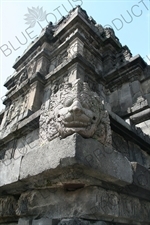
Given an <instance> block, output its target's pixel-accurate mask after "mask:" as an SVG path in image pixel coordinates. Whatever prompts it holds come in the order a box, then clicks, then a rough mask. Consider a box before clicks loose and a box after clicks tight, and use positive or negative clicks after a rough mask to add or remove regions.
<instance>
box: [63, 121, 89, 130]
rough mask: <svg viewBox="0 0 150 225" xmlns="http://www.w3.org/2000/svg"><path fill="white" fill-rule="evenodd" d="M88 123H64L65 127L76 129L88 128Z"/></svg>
mask: <svg viewBox="0 0 150 225" xmlns="http://www.w3.org/2000/svg"><path fill="white" fill-rule="evenodd" d="M89 125H90V123H84V122H79V121H72V122H64V126H65V127H72V128H78V127H81V128H83V127H88V126H89Z"/></svg>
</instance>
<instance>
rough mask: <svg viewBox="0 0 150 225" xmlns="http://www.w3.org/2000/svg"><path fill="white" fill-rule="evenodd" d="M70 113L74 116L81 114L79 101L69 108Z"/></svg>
mask: <svg viewBox="0 0 150 225" xmlns="http://www.w3.org/2000/svg"><path fill="white" fill-rule="evenodd" d="M70 112H73V113H75V114H81V113H82V112H83V110H82V105H81V104H80V102H79V101H75V102H74V103H73V105H72V106H71V109H70Z"/></svg>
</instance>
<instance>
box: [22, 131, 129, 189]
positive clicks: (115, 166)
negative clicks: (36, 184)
mask: <svg viewBox="0 0 150 225" xmlns="http://www.w3.org/2000/svg"><path fill="white" fill-rule="evenodd" d="M56 152H57V155H56ZM69 158H70V160H68V161H65V162H66V163H65V164H64V165H65V166H69V165H70V162H71V164H72V165H73V164H75V163H78V164H81V165H84V166H85V169H93V170H94V171H95V172H93V173H92V174H93V176H95V175H96V176H97V177H100V178H101V179H104V180H108V181H112V182H116V183H120V184H122V185H123V184H130V183H132V169H131V165H130V162H129V161H128V160H127V159H126V158H125V157H123V156H122V155H121V154H120V153H118V152H117V151H113V149H112V148H111V147H105V146H104V145H102V144H101V143H99V142H98V141H96V140H93V139H84V138H82V137H81V136H80V135H76V134H74V135H71V136H69V137H67V138H65V139H62V140H60V139H59V138H57V139H54V140H53V141H51V142H50V143H49V144H46V145H43V146H42V147H40V148H38V149H37V150H34V151H32V152H29V153H27V154H26V155H25V156H24V158H23V160H22V163H21V168H20V179H23V178H27V177H28V176H33V175H37V174H40V173H42V172H44V171H48V170H52V169H55V168H57V167H59V166H63V160H65V159H69ZM33 160H34V167H33V166H32V165H33ZM124 168H126V170H125V171H124ZM94 174H95V175H94Z"/></svg>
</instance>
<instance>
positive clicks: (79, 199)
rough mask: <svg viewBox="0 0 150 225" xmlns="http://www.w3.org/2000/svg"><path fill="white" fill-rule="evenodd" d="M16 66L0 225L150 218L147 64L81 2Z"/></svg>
mask: <svg viewBox="0 0 150 225" xmlns="http://www.w3.org/2000/svg"><path fill="white" fill-rule="evenodd" d="M13 68H14V69H15V73H14V74H13V75H12V76H11V77H9V78H8V79H7V81H6V83H5V84H4V85H5V87H7V89H8V92H7V93H6V98H5V100H4V104H5V110H4V111H2V112H1V114H0V224H1V225H2V224H3V225H4V224H5V225H76V224H77V225H125V224H134V225H148V224H150V170H149V169H150V137H149V134H150V66H148V65H147V64H146V62H145V61H144V60H143V59H142V58H141V57H140V55H137V56H134V57H133V56H132V54H131V52H130V50H129V48H128V47H127V46H122V45H121V43H120V42H119V39H118V38H117V37H116V36H115V33H114V31H113V30H112V29H110V28H103V27H102V26H101V25H99V24H97V23H96V21H95V20H94V19H93V18H92V17H89V16H88V15H87V13H86V12H85V11H84V10H83V9H81V8H80V7H79V6H78V7H76V8H75V9H73V10H72V11H70V13H69V15H68V16H67V17H64V18H63V19H62V20H60V21H59V22H58V24H57V25H53V24H52V23H50V24H49V25H48V26H47V27H46V28H45V29H43V30H42V32H41V34H40V36H39V37H38V38H37V39H36V40H35V41H34V42H33V43H32V44H31V45H30V46H29V47H28V49H27V50H26V51H25V52H24V54H23V55H22V56H21V57H20V58H18V59H17V60H16V62H15V64H14V65H13Z"/></svg>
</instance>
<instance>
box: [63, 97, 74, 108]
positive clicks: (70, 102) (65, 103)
mask: <svg viewBox="0 0 150 225" xmlns="http://www.w3.org/2000/svg"><path fill="white" fill-rule="evenodd" d="M72 103H73V98H71V97H67V98H66V99H65V100H64V106H65V107H69V106H71V105H72Z"/></svg>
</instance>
